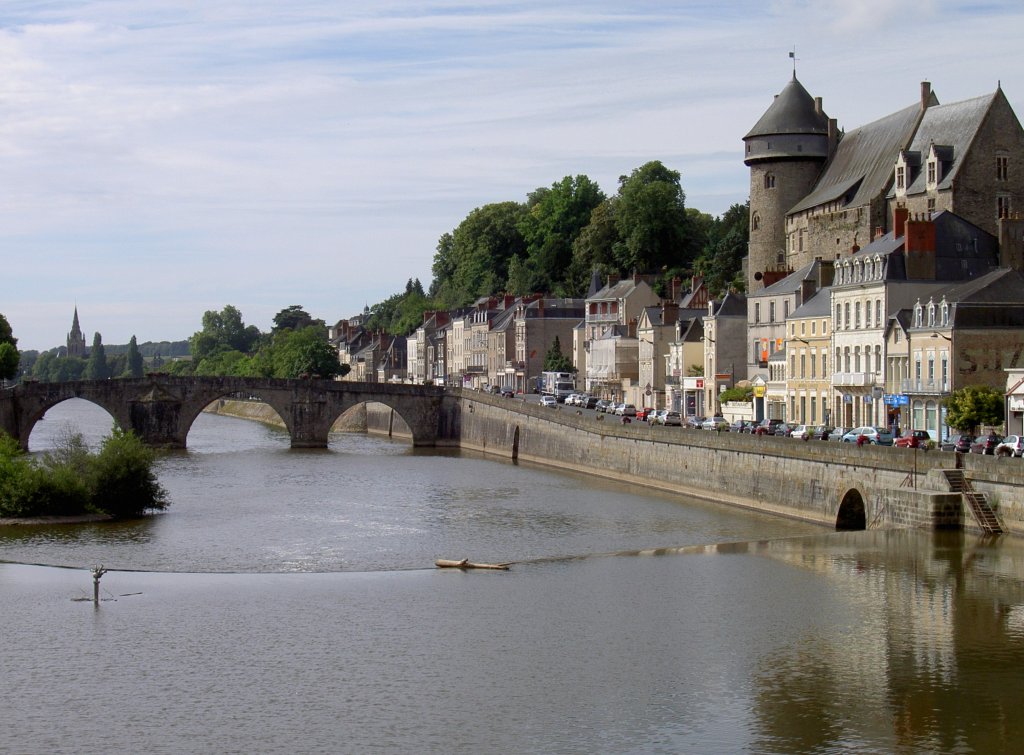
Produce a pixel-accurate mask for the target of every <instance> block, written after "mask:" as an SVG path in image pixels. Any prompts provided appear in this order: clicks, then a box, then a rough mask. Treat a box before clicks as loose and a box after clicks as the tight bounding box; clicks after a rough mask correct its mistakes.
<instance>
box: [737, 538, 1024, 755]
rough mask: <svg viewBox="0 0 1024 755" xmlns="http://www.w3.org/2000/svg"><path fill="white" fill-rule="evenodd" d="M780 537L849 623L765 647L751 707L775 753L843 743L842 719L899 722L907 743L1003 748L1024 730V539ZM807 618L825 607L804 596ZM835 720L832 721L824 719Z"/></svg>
mask: <svg viewBox="0 0 1024 755" xmlns="http://www.w3.org/2000/svg"><path fill="white" fill-rule="evenodd" d="M822 545H823V544H822V542H820V541H819V540H818V539H817V538H811V539H807V540H803V541H800V540H790V541H786V542H785V543H776V544H771V545H770V546H769V547H767V548H765V549H764V550H763V551H762V552H763V554H764V555H768V556H770V557H771V558H773V559H778V560H781V561H783V562H785V563H788V564H791V565H793V566H796V567H798V568H800V569H806V570H811V571H814V572H821V573H824V574H826V575H827V576H828V578H829V580H830V581H831V582H832V583H833V585H834V587H835V589H836V590H837V591H839V596H840V597H839V599H840V600H841V601H842V602H844V603H846V604H847V605H848V609H847V612H846V617H845V622H846V623H845V625H840V626H838V627H832V628H830V631H828V632H822V631H821V627H819V626H817V625H816V624H815V623H814V622H813V621H809V622H808V625H807V626H806V627H805V628H804V629H803V630H802V631H801V633H800V634H799V635H797V636H795V637H793V638H791V641H790V642H789V643H787V644H786V645H784V646H783V647H781V648H779V649H778V650H776V651H775V652H773V653H771V654H769V655H766V656H765V657H764V659H763V660H762V663H761V668H760V671H759V673H758V677H757V687H758V693H757V704H756V708H755V711H754V712H755V715H756V716H757V718H758V720H759V721H760V726H759V728H760V730H761V731H762V733H763V734H762V738H761V739H760V740H759V741H758V743H757V749H758V750H760V751H765V752H809V751H814V752H847V751H850V750H851V749H857V748H859V747H862V746H864V745H865V742H864V741H862V740H860V738H859V736H858V732H857V731H856V730H854V728H853V727H851V726H850V725H844V724H843V722H844V721H847V722H857V726H864V722H870V723H869V724H868V730H874V731H879V732H886V731H889V732H890V736H891V742H890V743H887V746H891V748H892V749H893V750H894V751H901V752H958V751H962V752H1006V751H1010V750H1012V749H1014V748H1015V747H1016V743H1017V742H1019V741H1020V738H1021V736H1022V735H1024V720H1022V719H1021V718H1020V716H1019V715H1018V713H1017V712H1018V711H1019V710H1020V709H1021V706H1022V705H1024V676H1022V675H1021V674H1020V668H1021V667H1022V663H1024V636H1022V633H1021V630H1020V627H1019V626H1018V623H1017V621H1015V620H1014V619H1013V617H1014V616H1015V614H1016V613H1017V612H1018V611H1020V609H1021V607H1024V573H1022V570H1021V563H1022V562H1021V557H1022V556H1024V549H1022V548H1021V544H1020V543H1018V542H1014V541H1008V540H996V539H992V538H985V537H980V536H979V537H975V536H970V535H964V534H962V533H934V534H932V533H920V532H888V533H858V534H857V535H856V536H842V535H836V536H833V537H831V538H829V539H828V541H827V543H826V544H825V545H826V547H824V548H823V547H822ZM808 609H809V613H808V616H809V617H810V616H813V612H816V611H818V610H820V606H808ZM823 722H828V725H827V726H822V723H823Z"/></svg>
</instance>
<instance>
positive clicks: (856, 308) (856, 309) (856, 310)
mask: <svg viewBox="0 0 1024 755" xmlns="http://www.w3.org/2000/svg"><path fill="white" fill-rule="evenodd" d="M853 327H854V328H859V327H860V302H859V301H858V302H854V303H853Z"/></svg>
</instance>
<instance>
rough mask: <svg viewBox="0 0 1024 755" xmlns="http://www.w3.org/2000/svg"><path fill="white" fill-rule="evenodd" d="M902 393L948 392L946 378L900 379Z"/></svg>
mask: <svg viewBox="0 0 1024 755" xmlns="http://www.w3.org/2000/svg"><path fill="white" fill-rule="evenodd" d="M900 388H901V389H902V390H901V392H902V393H918V394H933V395H936V396H937V395H941V394H944V393H949V381H948V380H901V381H900Z"/></svg>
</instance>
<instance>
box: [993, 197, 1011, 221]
mask: <svg viewBox="0 0 1024 755" xmlns="http://www.w3.org/2000/svg"><path fill="white" fill-rule="evenodd" d="M996 217H998V218H1008V217H1010V198H1009V197H1007V196H1000V197H996Z"/></svg>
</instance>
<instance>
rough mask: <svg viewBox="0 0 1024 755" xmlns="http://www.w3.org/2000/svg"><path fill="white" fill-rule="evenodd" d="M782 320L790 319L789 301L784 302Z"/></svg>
mask: <svg viewBox="0 0 1024 755" xmlns="http://www.w3.org/2000/svg"><path fill="white" fill-rule="evenodd" d="M782 319H783V320H788V319H789V299H784V300H783V302H782Z"/></svg>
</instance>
